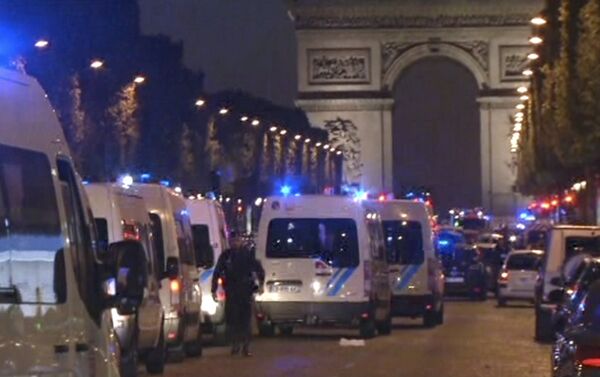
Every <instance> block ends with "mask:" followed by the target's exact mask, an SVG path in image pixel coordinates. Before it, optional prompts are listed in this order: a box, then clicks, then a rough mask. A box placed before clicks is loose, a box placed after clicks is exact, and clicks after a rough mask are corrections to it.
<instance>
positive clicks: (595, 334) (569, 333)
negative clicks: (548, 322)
mask: <svg viewBox="0 0 600 377" xmlns="http://www.w3.org/2000/svg"><path fill="white" fill-rule="evenodd" d="M554 292H559V293H558V294H555V293H554ZM555 295H558V296H560V295H561V292H560V291H553V292H552V293H551V296H555ZM552 375H553V376H554V377H586V376H590V377H592V376H599V375H600V280H595V281H594V282H593V283H591V284H590V286H589V288H588V290H587V291H586V294H585V295H584V296H583V297H582V299H581V302H580V303H579V304H578V305H577V306H576V307H575V308H574V310H573V311H572V313H571V315H570V317H569V318H568V321H567V322H566V323H565V327H564V329H563V330H562V331H560V332H559V333H558V334H557V336H556V341H555V342H554V345H553V347H552Z"/></svg>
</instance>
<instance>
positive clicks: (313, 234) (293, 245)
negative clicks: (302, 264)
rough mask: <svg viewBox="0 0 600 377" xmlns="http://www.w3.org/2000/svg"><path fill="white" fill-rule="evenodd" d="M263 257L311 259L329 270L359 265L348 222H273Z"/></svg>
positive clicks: (355, 240)
mask: <svg viewBox="0 0 600 377" xmlns="http://www.w3.org/2000/svg"><path fill="white" fill-rule="evenodd" d="M267 258H314V259H321V260H323V261H324V262H327V263H329V264H330V265H331V266H332V267H356V266H358V264H359V253H358V236H357V231H356V222H355V221H354V220H352V219H310V218H301V219H290V218H288V219H273V220H271V222H270V223H269V230H268V235H267Z"/></svg>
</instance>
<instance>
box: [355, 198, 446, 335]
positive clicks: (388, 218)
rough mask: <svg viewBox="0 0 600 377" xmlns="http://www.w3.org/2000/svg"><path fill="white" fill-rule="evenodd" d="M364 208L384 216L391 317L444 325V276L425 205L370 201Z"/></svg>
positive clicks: (406, 201) (410, 202) (429, 324)
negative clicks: (402, 317)
mask: <svg viewBox="0 0 600 377" xmlns="http://www.w3.org/2000/svg"><path fill="white" fill-rule="evenodd" d="M365 206H367V207H368V208H370V209H372V210H374V211H377V212H378V213H379V214H380V215H381V221H382V224H383V237H384V240H385V245H386V254H387V261H388V265H389V271H390V284H391V287H392V315H394V316H407V317H423V324H424V325H425V326H427V327H431V326H435V325H437V324H441V323H443V320H444V299H443V298H444V274H443V268H442V265H441V262H440V260H439V258H438V256H437V252H436V248H435V247H434V241H433V232H432V230H431V218H430V217H429V214H428V211H427V207H426V205H425V203H421V202H415V201H410V200H386V201H374V200H369V201H366V202H365Z"/></svg>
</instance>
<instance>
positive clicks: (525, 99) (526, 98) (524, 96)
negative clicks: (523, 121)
mask: <svg viewBox="0 0 600 377" xmlns="http://www.w3.org/2000/svg"><path fill="white" fill-rule="evenodd" d="M519 99H520V100H521V101H527V100H529V96H528V95H527V94H523V95H522V96H521V97H519Z"/></svg>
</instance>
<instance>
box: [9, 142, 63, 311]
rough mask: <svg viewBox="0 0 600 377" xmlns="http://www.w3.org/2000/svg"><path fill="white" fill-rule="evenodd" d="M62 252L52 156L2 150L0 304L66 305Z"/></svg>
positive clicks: (32, 152)
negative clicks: (51, 162)
mask: <svg viewBox="0 0 600 377" xmlns="http://www.w3.org/2000/svg"><path fill="white" fill-rule="evenodd" d="M63 247H64V242H63V237H62V234H61V229H60V221H59V218H58V207H57V203H56V194H55V191H54V184H53V181H52V175H51V167H50V162H49V161H48V159H47V157H46V156H45V155H44V154H43V153H39V152H34V151H29V150H25V149H20V148H14V147H9V146H5V145H0V291H2V292H3V294H2V295H0V303H2V302H9V303H10V302H12V303H17V302H22V303H47V304H55V303H58V302H61V301H63V300H64V299H65V297H58V292H59V291H60V292H64V289H65V287H64V284H65V275H64V274H65V271H64V256H63V255H64V252H63ZM17 297H19V299H17Z"/></svg>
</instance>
